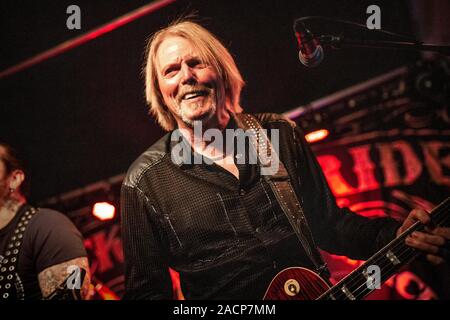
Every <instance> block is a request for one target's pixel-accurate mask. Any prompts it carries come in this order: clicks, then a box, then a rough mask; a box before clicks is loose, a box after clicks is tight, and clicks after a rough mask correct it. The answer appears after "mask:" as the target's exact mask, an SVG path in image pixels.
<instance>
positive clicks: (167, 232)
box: [122, 21, 450, 299]
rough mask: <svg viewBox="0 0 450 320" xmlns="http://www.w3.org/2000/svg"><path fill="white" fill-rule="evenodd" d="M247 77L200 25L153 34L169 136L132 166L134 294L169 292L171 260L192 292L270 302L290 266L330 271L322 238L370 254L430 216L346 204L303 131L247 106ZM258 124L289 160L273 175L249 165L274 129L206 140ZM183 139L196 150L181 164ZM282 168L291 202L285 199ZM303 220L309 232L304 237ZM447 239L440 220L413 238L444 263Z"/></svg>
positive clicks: (150, 79)
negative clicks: (244, 141)
mask: <svg viewBox="0 0 450 320" xmlns="http://www.w3.org/2000/svg"><path fill="white" fill-rule="evenodd" d="M243 85H244V81H243V79H242V77H241V75H240V73H239V70H238V68H237V67H236V64H235V62H234V60H233V58H232V56H231V54H230V53H229V52H228V50H227V49H225V47H224V46H223V45H222V44H221V43H220V42H219V41H218V40H217V39H216V37H214V36H213V35H212V34H211V33H210V32H209V31H207V30H206V29H205V28H203V27H202V26H200V25H199V24H196V23H194V22H190V21H180V22H176V23H174V24H172V25H170V26H169V27H167V28H164V29H162V30H160V31H158V32H157V33H155V34H154V35H153V37H152V38H151V39H150V40H149V42H148V47H147V60H146V66H145V87H146V97H147V102H148V104H149V107H150V112H151V114H152V115H154V116H155V118H156V119H157V121H158V123H159V124H160V125H161V127H162V128H163V129H165V130H166V131H168V133H167V134H166V135H165V136H164V137H162V138H161V139H160V140H159V141H158V142H157V143H155V144H154V145H153V146H151V147H150V148H149V149H148V150H147V151H145V152H144V153H143V154H142V155H141V156H140V157H139V158H138V159H137V160H136V161H135V162H134V163H133V164H132V166H131V167H130V169H129V170H128V173H127V176H126V178H125V179H124V182H123V185H122V235H123V245H124V254H125V282H126V295H125V298H127V299H171V298H172V297H173V295H172V286H171V279H170V273H169V268H172V269H174V270H176V271H177V272H178V273H179V274H180V279H181V286H182V291H183V294H184V296H185V298H187V299H261V298H262V297H263V295H264V292H265V289H266V288H267V286H268V284H269V282H270V280H271V279H272V278H273V277H274V276H275V275H276V274H277V273H278V272H279V271H281V270H283V269H284V268H287V267H291V266H303V267H307V268H310V269H313V270H315V271H316V272H318V273H321V274H322V275H326V266H325V265H324V264H323V261H322V260H321V258H320V255H318V251H317V246H318V247H320V248H322V249H324V250H327V251H330V252H333V253H336V254H342V255H344V254H345V255H347V256H349V257H351V258H354V259H366V258H368V257H369V256H370V255H371V254H373V253H374V252H376V251H377V250H378V249H380V248H381V247H383V246H384V245H385V244H386V243H387V242H389V241H390V240H392V239H393V238H395V236H396V235H399V234H400V233H401V232H402V231H403V230H405V229H406V228H407V227H408V226H410V225H411V224H412V223H413V222H414V221H417V220H420V221H422V222H424V223H428V222H429V221H430V219H429V217H428V215H427V214H426V213H425V212H424V211H421V210H414V211H412V212H411V214H410V215H409V217H408V218H407V219H406V220H405V223H404V224H403V225H401V224H399V223H398V222H396V221H394V220H392V219H390V218H380V219H367V218H364V217H361V216H358V215H355V214H353V213H352V212H350V211H349V210H348V209H342V208H339V207H337V205H336V203H335V200H334V197H333V195H332V193H331V191H330V189H329V187H328V185H327V183H326V181H325V178H324V176H323V174H322V172H321V170H320V167H319V165H318V163H317V161H316V159H315V158H314V156H313V154H312V152H311V151H310V149H309V147H308V145H307V143H306V141H305V140H304V137H303V133H302V131H301V129H300V128H298V127H297V126H296V125H295V123H293V122H292V121H289V120H287V119H284V118H283V117H281V116H279V115H276V114H255V115H246V114H243V113H242V108H241V106H240V104H239V97H240V92H241V89H242V87H243ZM249 128H250V129H251V130H250V131H252V130H253V131H252V132H263V131H262V130H266V131H265V132H268V134H267V136H268V137H269V138H270V139H271V140H272V141H271V143H272V144H273V147H274V149H273V150H272V151H274V152H272V153H270V152H268V154H270V155H271V158H269V159H270V160H271V161H272V160H273V159H278V160H279V167H278V170H277V171H276V173H275V174H273V175H267V174H266V175H265V174H263V165H262V162H257V163H252V162H250V161H247V160H248V159H250V158H251V157H250V156H249V155H250V153H251V152H250V151H249V150H250V149H251V148H250V147H251V146H253V147H254V148H255V149H257V150H258V157H259V154H260V153H259V152H260V150H267V149H269V150H271V149H270V147H268V146H270V143H269V141H268V140H267V139H265V138H264V134H262V135H259V134H257V135H256V138H255V139H254V140H252V141H256V142H249V149H248V150H247V149H245V150H247V151H244V153H240V152H236V148H233V147H234V146H235V144H239V143H237V142H236V141H238V139H236V140H233V141H232V142H231V143H229V141H228V140H227V148H226V149H224V148H221V146H222V145H220V144H215V141H214V142H213V141H211V139H207V138H205V137H211V136H214V138H215V139H217V140H220V139H221V138H223V136H225V135H226V132H227V130H232V132H237V131H239V130H241V131H243V130H242V129H246V130H249ZM233 130H234V131H233ZM241 131H240V132H241ZM221 134H222V135H223V136H221ZM237 136H238V135H236V137H237ZM174 137H175V139H174ZM179 138H181V139H179ZM250 140H251V139H250ZM275 140H277V141H275ZM252 143H255V144H253V145H252ZM230 144H231V148H228V147H230ZM275 145H278V147H277V148H275ZM180 146H182V148H181V149H183V150H184V151H186V150H187V151H192V152H187V153H188V155H187V156H186V155H183V156H181V158H182V160H183V161H181V162H178V161H174V159H178V158H177V157H174V155H173V153H174V150H180V148H179V147H180ZM218 146H219V147H218ZM238 149H239V146H238ZM275 149H276V150H275ZM275 151H276V152H275ZM272 156H273V157H272ZM199 159H200V160H202V159H203V160H209V162H210V163H205V162H208V161H197V160H199ZM271 161H269V163H270V162H271ZM275 176H276V178H280V177H282V179H278V180H283V181H281V183H284V184H283V186H287V190H288V192H290V193H291V197H292V201H291V200H289V201H285V199H286V197H285V194H286V193H285V191H283V190H279V189H278V186H280V184H279V183H280V181H275V180H277V179H272V178H273V177H275ZM285 189H286V188H285ZM292 204H294V206H295V205H296V206H297V208H301V210H298V212H296V214H298V217H299V218H301V219H298V220H294V221H292V220H291V217H290V216H289V215H287V214H286V212H289V208H292V207H290V206H291V205H292ZM305 221H307V224H305ZM299 226H301V227H306V228H307V232H306V233H307V234H308V235H306V236H305V235H303V236H305V238H302V235H301V234H299V232H298V227H299ZM449 238H450V232H448V229H445V230H444V229H443V228H436V229H435V230H434V231H433V234H424V233H419V234H418V236H416V237H415V238H411V239H410V240H408V241H409V242H408V244H409V245H411V246H414V247H416V248H419V249H421V250H423V251H425V252H428V253H429V254H428V255H427V257H428V258H429V260H430V261H433V262H435V263H441V262H442V258H441V257H439V256H437V255H436V253H437V252H438V247H439V246H440V245H442V243H444V242H445V239H449ZM302 240H305V241H302Z"/></svg>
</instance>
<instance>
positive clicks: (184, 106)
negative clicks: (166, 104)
mask: <svg viewBox="0 0 450 320" xmlns="http://www.w3.org/2000/svg"><path fill="white" fill-rule="evenodd" d="M205 103H209V107H208V110H207V112H205V113H204V114H203V115H202V116H201V117H199V118H196V119H192V118H189V116H188V114H189V113H190V112H191V111H193V110H194V111H195V110H197V109H199V108H202V107H203V105H204V104H205ZM216 109H217V104H216V97H215V94H211V96H210V97H208V100H207V101H200V102H193V103H183V102H180V103H179V104H178V115H179V117H180V118H181V120H182V121H183V122H184V123H185V124H186V125H187V126H188V127H190V128H193V127H194V123H198V122H199V121H200V122H201V123H202V124H206V123H207V122H208V121H209V120H210V119H211V118H212V117H213V116H214V115H215V113H216Z"/></svg>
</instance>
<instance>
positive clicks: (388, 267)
mask: <svg viewBox="0 0 450 320" xmlns="http://www.w3.org/2000/svg"><path fill="white" fill-rule="evenodd" d="M448 204H449V203H448V199H447V200H446V201H444V202H443V203H442V204H441V205H439V206H438V207H436V209H435V210H437V211H438V212H434V213H433V218H434V219H435V220H436V222H437V224H439V223H443V222H444V221H442V222H441V221H440V220H441V218H442V219H443V220H445V218H448V217H445V216H442V217H441V214H442V215H443V214H444V213H445V212H448ZM445 209H447V210H445ZM438 221H439V222H438ZM413 227H415V228H413ZM419 227H423V225H422V224H420V223H419V224H418V225H417V226H414V225H413V226H412V227H411V228H412V229H413V230H415V229H418V228H419ZM409 233H411V232H409ZM409 233H408V234H409ZM405 237H406V236H403V237H402V236H401V237H399V238H397V239H399V240H400V241H397V243H396V244H395V245H394V246H393V248H392V250H395V249H396V248H398V247H399V246H401V247H402V248H401V249H400V250H399V252H398V253H397V258H399V259H401V260H405V261H406V263H409V262H411V260H412V258H414V256H417V255H420V252H418V251H417V249H414V248H412V247H409V246H407V245H406V244H405V243H404V241H403V239H404V238H405ZM402 238H403V239H402ZM405 255H406V256H405ZM372 260H373V261H370V259H369V260H368V261H367V262H366V263H365V264H368V262H375V261H376V260H377V259H372ZM378 260H381V261H379V263H378V266H379V267H380V270H382V272H381V274H382V275H383V273H385V272H386V271H387V272H391V271H392V270H395V269H399V268H400V266H396V265H394V264H392V263H391V261H389V260H386V259H385V257H384V256H380V257H379V258H378ZM406 263H403V264H402V265H404V264H406ZM372 264H373V263H372ZM357 276H359V277H363V279H364V278H365V277H364V275H363V274H357ZM386 280H388V279H385V280H384V281H386ZM356 281H358V279H356V278H355V279H352V280H351V281H349V282H348V287H347V285H346V287H347V288H348V289H349V291H350V287H351V286H352V284H354V282H356ZM384 281H383V282H384ZM365 282H366V281H365ZM364 287H366V288H367V285H366V283H364V284H362V285H361V286H359V287H357V288H356V289H353V290H352V291H350V292H352V294H353V296H355V297H356V296H358V297H360V296H364V295H367V294H369V293H370V292H372V291H373V290H370V289H369V290H370V291H367V290H365V289H366V288H364ZM361 288H363V290H362V292H358V291H359V290H360V289H361ZM367 289H368V288H367ZM338 292H339V291H338ZM340 295H341V296H342V295H343V296H344V298H347V299H349V298H348V297H347V295H345V294H344V293H343V292H342V294H340Z"/></svg>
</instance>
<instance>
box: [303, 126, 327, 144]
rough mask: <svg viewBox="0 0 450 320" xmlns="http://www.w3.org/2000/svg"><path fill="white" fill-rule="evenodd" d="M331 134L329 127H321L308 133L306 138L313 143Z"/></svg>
mask: <svg viewBox="0 0 450 320" xmlns="http://www.w3.org/2000/svg"><path fill="white" fill-rule="evenodd" d="M329 134H330V131H328V130H327V129H320V130H316V131H313V132H310V133H308V134H306V135H305V139H306V141H308V142H309V143H313V142H317V141H320V140H323V139H325V138H326V137H328V135H329Z"/></svg>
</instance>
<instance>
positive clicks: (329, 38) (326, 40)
mask: <svg viewBox="0 0 450 320" xmlns="http://www.w3.org/2000/svg"><path fill="white" fill-rule="evenodd" d="M317 39H318V40H319V42H320V43H321V44H323V45H328V46H331V47H332V48H335V49H340V48H341V47H346V46H347V47H366V48H379V49H407V50H416V51H432V52H438V53H441V54H444V55H447V56H448V55H450V46H442V45H432V44H424V43H421V42H404V41H380V40H361V39H352V38H347V37H343V36H335V35H322V36H319V37H317Z"/></svg>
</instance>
